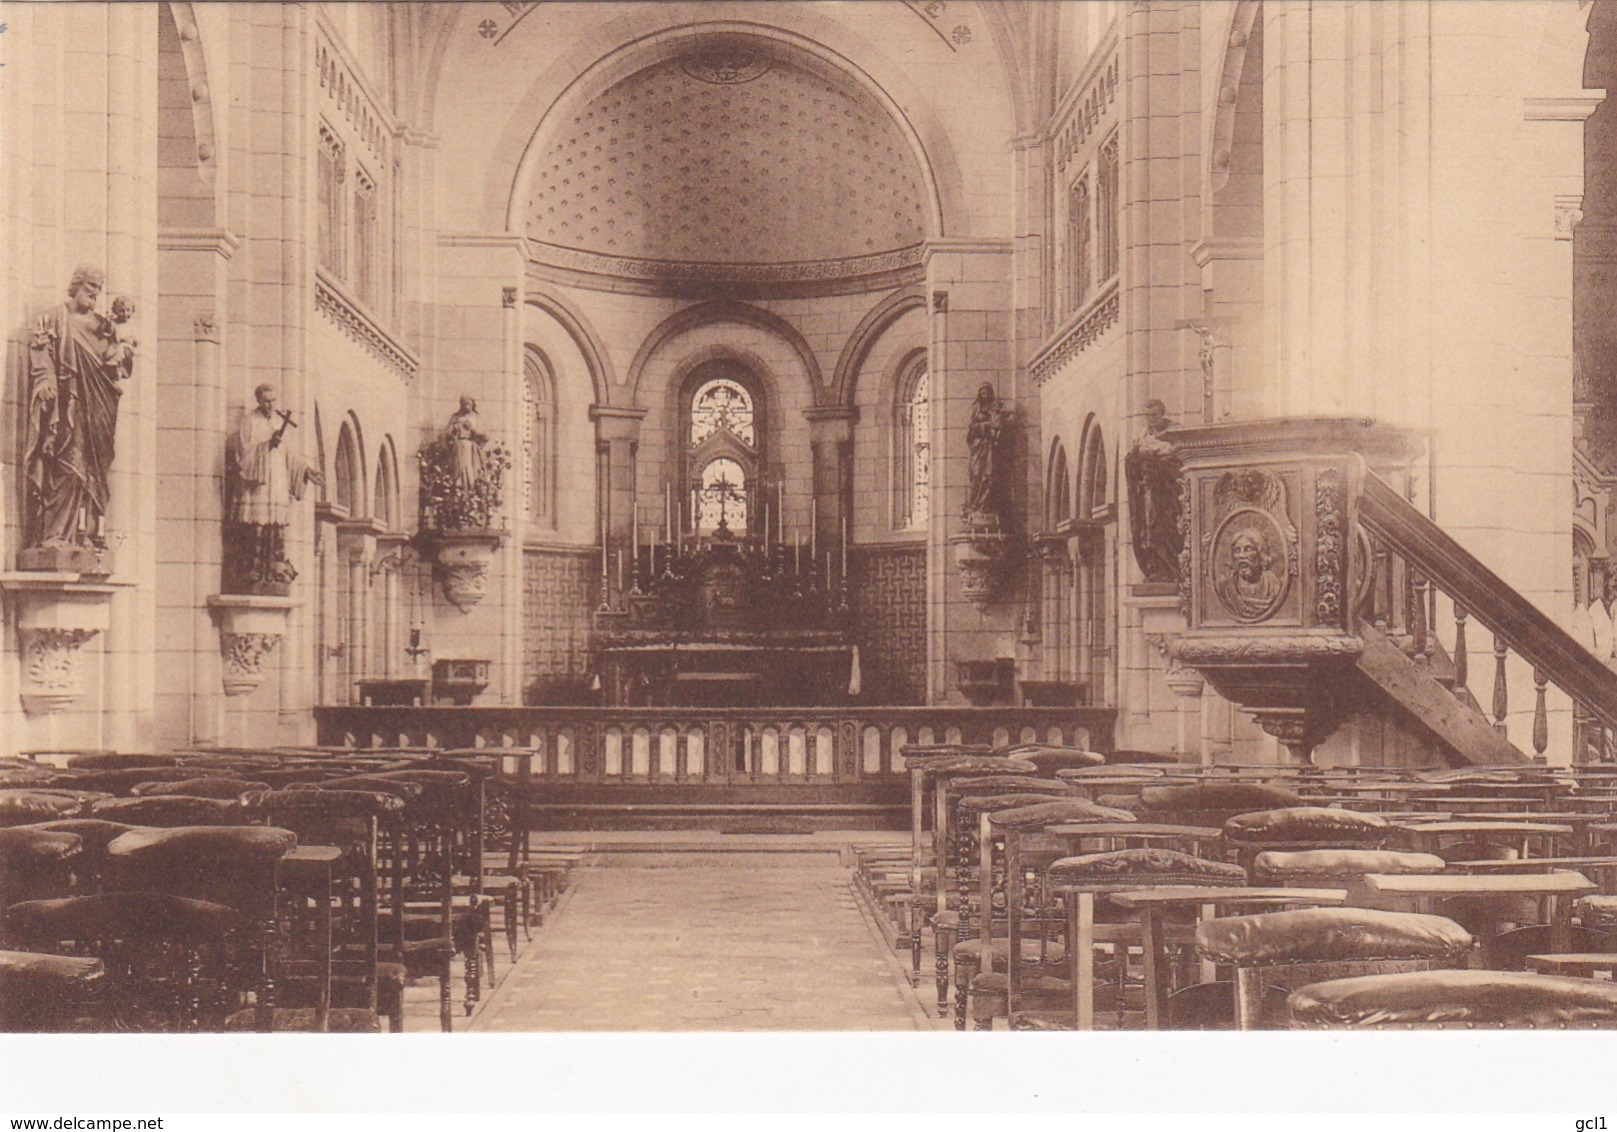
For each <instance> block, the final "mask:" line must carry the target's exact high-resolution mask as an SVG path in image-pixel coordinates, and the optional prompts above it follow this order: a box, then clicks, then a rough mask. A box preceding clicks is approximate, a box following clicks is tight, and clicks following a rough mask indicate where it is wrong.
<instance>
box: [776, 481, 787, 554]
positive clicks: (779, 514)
mask: <svg viewBox="0 0 1617 1132" xmlns="http://www.w3.org/2000/svg"><path fill="white" fill-rule="evenodd" d="M775 541H777V542H785V541H786V481H785V480H782V481H780V482H779V483H777V484H775Z"/></svg>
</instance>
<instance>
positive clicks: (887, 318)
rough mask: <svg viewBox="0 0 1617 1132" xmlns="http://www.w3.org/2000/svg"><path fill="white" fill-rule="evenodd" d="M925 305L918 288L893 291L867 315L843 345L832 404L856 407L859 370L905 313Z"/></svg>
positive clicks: (836, 372) (832, 379) (833, 376)
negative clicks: (873, 349) (872, 350)
mask: <svg viewBox="0 0 1617 1132" xmlns="http://www.w3.org/2000/svg"><path fill="white" fill-rule="evenodd" d="M925 306H926V293H925V290H924V289H923V288H922V287H920V286H919V285H917V286H913V287H905V288H904V289H903V290H901V291H895V292H893V293H892V294H891V295H888V296H887V297H886V298H884V299H882V300H881V301H880V302H879V303H877V304H876V305H875V306H874V307H872V308H871V309H870V310H869V311H868V312H867V313H866V314H865V317H864V318H863V319H861V320H860V322H859V325H858V326H857V327H855V328H854V332H853V333H852V334H850V335H849V336H848V340H847V342H845V343H844V344H843V347H842V353H841V354H840V355H839V356H838V357H837V365H836V369H835V370H833V371H832V376H831V388H830V391H829V394H828V397H829V400H830V401H831V402H832V403H833V404H837V405H852V404H853V399H854V394H855V393H856V392H857V390H856V389H855V386H856V385H857V383H858V379H859V371H860V370H861V369H862V368H863V367H864V364H865V359H867V358H868V357H869V356H870V351H871V349H872V348H873V347H874V346H875V345H876V343H877V342H879V341H880V340H881V336H882V335H883V334H885V333H887V330H888V328H889V327H891V326H892V325H893V324H894V323H895V322H897V321H898V320H899V319H900V318H902V317H903V316H904V315H905V314H908V313H909V312H910V311H912V310H916V309H918V308H923V307H925Z"/></svg>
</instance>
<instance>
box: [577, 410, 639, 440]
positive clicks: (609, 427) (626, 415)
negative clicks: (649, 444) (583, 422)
mask: <svg viewBox="0 0 1617 1132" xmlns="http://www.w3.org/2000/svg"><path fill="white" fill-rule="evenodd" d="M645 417H646V410H644V409H642V408H639V407H637V406H634V405H591V406H590V420H592V421H594V422H595V437H596V439H597V440H604V441H609V442H610V441H614V440H638V439H639V438H640V422H641V421H643V420H645Z"/></svg>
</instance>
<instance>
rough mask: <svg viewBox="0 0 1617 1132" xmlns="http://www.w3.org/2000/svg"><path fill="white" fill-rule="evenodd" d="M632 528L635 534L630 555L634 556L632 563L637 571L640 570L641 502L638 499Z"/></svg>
mask: <svg viewBox="0 0 1617 1132" xmlns="http://www.w3.org/2000/svg"><path fill="white" fill-rule="evenodd" d="M630 526H631V527H632V528H633V531H634V533H633V534H632V535H630V540H631V541H630V543H629V545H630V547H631V550H630V553H631V554H633V555H634V558H633V559H632V561H633V562H634V565H635V569H639V568H640V501H639V500H638V499H636V500H635V501H634V522H633V523H631V524H630Z"/></svg>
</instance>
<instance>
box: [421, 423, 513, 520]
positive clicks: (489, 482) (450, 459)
mask: <svg viewBox="0 0 1617 1132" xmlns="http://www.w3.org/2000/svg"><path fill="white" fill-rule="evenodd" d="M481 449H482V460H481V467H480V468H479V469H478V473H477V477H476V478H475V479H474V480H473V481H472V482H471V483H467V482H465V480H464V477H462V476H459V475H457V470H456V466H455V441H454V440H453V439H452V438H450V437H448V436H445V437H441V438H439V439H437V440H431V441H428V442H427V443H426V444H424V445H422V446H421V451H420V452H419V453H418V454H417V458H418V460H419V461H420V465H421V529H422V530H423V531H437V532H440V533H445V534H448V533H454V532H457V531H486V530H489V529H491V528H492V527H493V526H494V525H495V524H494V517H495V515H496V514H497V513H498V512H499V510H500V504H501V502H502V500H503V498H504V491H505V473H506V471H507V470H508V469H509V468H510V467H511V464H512V462H511V452H510V450H509V449H508V448H506V446H505V445H504V444H501V443H500V442H498V441H493V442H488V443H484V444H482V445H481Z"/></svg>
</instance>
